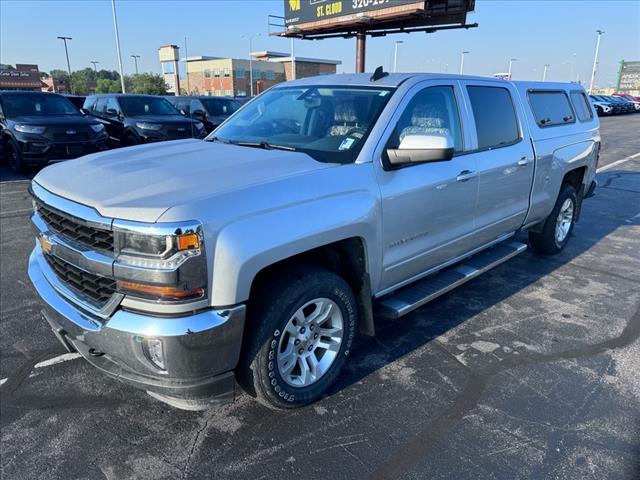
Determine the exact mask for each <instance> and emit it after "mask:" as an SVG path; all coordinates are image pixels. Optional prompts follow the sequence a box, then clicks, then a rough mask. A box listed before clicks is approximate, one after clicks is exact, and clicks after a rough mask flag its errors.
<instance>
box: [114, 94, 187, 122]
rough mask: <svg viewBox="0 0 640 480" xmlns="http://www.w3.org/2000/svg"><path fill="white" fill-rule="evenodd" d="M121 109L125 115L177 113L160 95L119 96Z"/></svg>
mask: <svg viewBox="0 0 640 480" xmlns="http://www.w3.org/2000/svg"><path fill="white" fill-rule="evenodd" d="M118 100H119V101H120V106H121V107H122V111H123V112H124V114H125V115H126V116H127V117H140V116H142V115H179V113H178V111H177V110H176V109H175V107H174V106H173V105H171V104H170V103H169V101H168V100H166V99H165V98H160V97H119V98H118Z"/></svg>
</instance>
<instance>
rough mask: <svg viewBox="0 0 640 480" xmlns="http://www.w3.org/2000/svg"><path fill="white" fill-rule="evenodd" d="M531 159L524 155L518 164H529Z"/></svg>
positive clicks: (522, 165) (523, 165)
mask: <svg viewBox="0 0 640 480" xmlns="http://www.w3.org/2000/svg"><path fill="white" fill-rule="evenodd" d="M529 161H530V160H529V159H528V158H527V157H522V158H521V159H520V160H518V165H519V166H521V167H526V166H527V165H529Z"/></svg>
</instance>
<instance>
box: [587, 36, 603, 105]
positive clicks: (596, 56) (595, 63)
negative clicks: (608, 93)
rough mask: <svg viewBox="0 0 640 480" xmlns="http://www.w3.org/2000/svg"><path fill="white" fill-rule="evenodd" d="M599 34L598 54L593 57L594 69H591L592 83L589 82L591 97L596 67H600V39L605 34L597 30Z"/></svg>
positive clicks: (597, 42)
mask: <svg viewBox="0 0 640 480" xmlns="http://www.w3.org/2000/svg"><path fill="white" fill-rule="evenodd" d="M596 33H597V34H598V40H597V41H596V53H595V55H594V56H593V68H592V69H591V81H590V82H589V95H591V91H592V90H593V82H594V81H595V79H596V67H597V65H598V52H599V51H600V37H601V36H602V34H603V33H604V31H603V30H596Z"/></svg>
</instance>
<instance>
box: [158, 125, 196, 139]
mask: <svg viewBox="0 0 640 480" xmlns="http://www.w3.org/2000/svg"><path fill="white" fill-rule="evenodd" d="M164 132H165V135H166V136H167V138H171V139H174V138H191V127H188V126H187V127H172V126H167V127H166V128H165V130H164Z"/></svg>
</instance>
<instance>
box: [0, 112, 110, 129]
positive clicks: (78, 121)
mask: <svg viewBox="0 0 640 480" xmlns="http://www.w3.org/2000/svg"><path fill="white" fill-rule="evenodd" d="M11 120H12V121H13V122H15V123H26V124H27V125H42V126H46V127H51V126H64V127H74V126H79V125H82V126H84V125H90V124H96V123H98V122H97V121H95V120H93V119H91V120H90V119H88V118H87V117H84V116H82V115H80V114H78V115H23V116H20V117H11Z"/></svg>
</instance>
